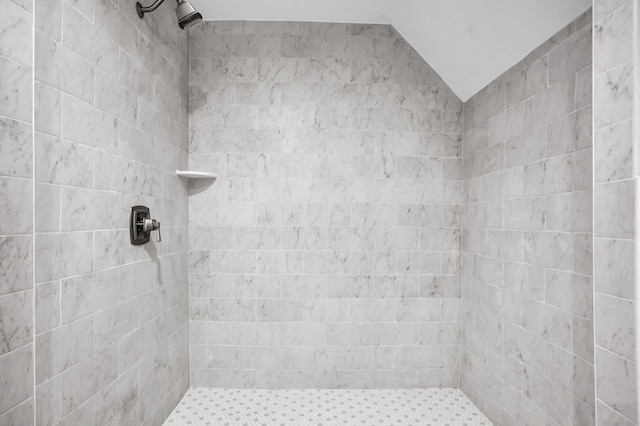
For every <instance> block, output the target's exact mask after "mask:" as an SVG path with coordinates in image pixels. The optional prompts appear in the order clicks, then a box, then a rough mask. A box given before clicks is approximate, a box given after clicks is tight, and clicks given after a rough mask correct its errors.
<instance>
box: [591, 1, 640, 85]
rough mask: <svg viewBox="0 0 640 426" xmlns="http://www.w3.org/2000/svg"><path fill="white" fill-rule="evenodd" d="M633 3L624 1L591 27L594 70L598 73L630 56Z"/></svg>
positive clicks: (626, 59)
mask: <svg viewBox="0 0 640 426" xmlns="http://www.w3.org/2000/svg"><path fill="white" fill-rule="evenodd" d="M632 14H633V4H632V3H630V2H625V3H623V4H622V5H621V7H619V8H617V9H616V10H615V11H613V13H611V14H610V15H607V16H605V17H604V18H603V19H602V20H599V21H598V22H596V23H595V25H594V28H593V42H594V57H593V69H594V72H595V73H596V75H597V74H600V73H602V72H605V71H607V70H609V69H611V68H613V67H615V66H616V65H619V64H621V63H622V62H625V61H628V60H629V59H631V57H632V51H633V47H632V40H633V34H632V33H633V20H632V19H630V17H631V15H632Z"/></svg>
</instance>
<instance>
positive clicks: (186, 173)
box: [176, 170, 218, 180]
mask: <svg viewBox="0 0 640 426" xmlns="http://www.w3.org/2000/svg"><path fill="white" fill-rule="evenodd" d="M176 175H178V176H180V177H183V178H187V179H214V180H215V179H218V175H217V174H216V173H208V172H197V171H194V170H176Z"/></svg>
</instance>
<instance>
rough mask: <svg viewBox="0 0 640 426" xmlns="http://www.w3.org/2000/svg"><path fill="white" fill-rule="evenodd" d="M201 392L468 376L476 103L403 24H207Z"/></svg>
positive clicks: (194, 143) (197, 354) (196, 350)
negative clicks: (467, 183) (467, 124)
mask: <svg viewBox="0 0 640 426" xmlns="http://www.w3.org/2000/svg"><path fill="white" fill-rule="evenodd" d="M190 52H191V74H190V107H191V108H190V115H189V120H190V146H189V161H190V166H191V168H193V169H200V170H205V171H213V172H217V173H219V174H220V178H219V179H218V180H217V181H216V182H215V183H213V184H211V183H203V184H201V185H197V186H193V187H192V188H191V190H190V195H189V226H190V229H189V236H190V241H189V248H190V269H189V272H190V274H189V285H190V299H189V302H190V327H191V330H190V331H191V334H190V344H191V356H192V358H191V366H192V372H191V375H192V376H191V380H192V384H193V385H194V386H214V387H225V386H240V387H275V388H281V387H329V388H336V387H352V388H363V387H407V386H427V387H429V386H452V387H455V386H456V385H457V383H458V378H459V375H458V372H459V353H460V351H459V339H460V322H459V320H460V294H461V293H460V292H461V282H460V244H461V236H462V233H461V219H462V207H461V204H462V162H461V158H460V150H461V131H462V127H461V107H462V105H461V102H460V101H459V100H458V99H457V98H456V96H455V95H454V94H453V93H452V92H451V90H449V89H448V88H447V87H446V86H445V85H444V83H443V82H442V81H441V80H440V78H439V77H438V76H437V75H436V74H435V73H434V72H433V70H432V69H431V68H430V67H429V66H428V65H427V64H426V63H424V62H423V61H422V60H421V59H420V57H419V56H418V54H417V53H416V52H415V51H413V50H412V49H411V48H410V46H409V45H408V44H407V43H406V42H405V41H404V40H403V39H402V38H401V37H399V36H398V35H397V34H396V33H395V32H394V30H393V29H392V28H390V27H388V26H368V25H347V24H311V23H291V22H281V23H269V22H260V23H256V22H206V23H203V24H202V25H199V26H197V27H195V28H194V29H193V30H192V31H191V33H190Z"/></svg>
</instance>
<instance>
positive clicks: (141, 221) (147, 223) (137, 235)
mask: <svg viewBox="0 0 640 426" xmlns="http://www.w3.org/2000/svg"><path fill="white" fill-rule="evenodd" d="M152 231H158V242H160V241H162V235H161V234H160V221H158V220H155V219H151V212H150V211H149V207H147V206H133V207H131V218H130V219H129V233H130V236H131V244H133V245H134V246H141V245H143V244H146V243H148V242H149V240H150V239H151V238H150V236H151V232H152Z"/></svg>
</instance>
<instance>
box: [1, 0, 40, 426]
mask: <svg viewBox="0 0 640 426" xmlns="http://www.w3.org/2000/svg"><path fill="white" fill-rule="evenodd" d="M31 7H32V4H31V1H21V0H16V1H8V0H5V1H2V2H0V8H1V9H2V14H0V76H1V77H0V80H1V82H0V217H1V218H2V220H0V424H31V423H33V405H34V398H33V396H34V389H33V374H34V372H33V359H34V344H33V333H34V324H33V297H34V291H33V130H32V129H33V126H32V111H33V108H32V93H33V92H32V90H33V89H32V87H33V84H32V82H33V61H32V56H33V43H32V41H31V40H32V32H33V31H32V28H33V11H32V9H31Z"/></svg>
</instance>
